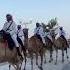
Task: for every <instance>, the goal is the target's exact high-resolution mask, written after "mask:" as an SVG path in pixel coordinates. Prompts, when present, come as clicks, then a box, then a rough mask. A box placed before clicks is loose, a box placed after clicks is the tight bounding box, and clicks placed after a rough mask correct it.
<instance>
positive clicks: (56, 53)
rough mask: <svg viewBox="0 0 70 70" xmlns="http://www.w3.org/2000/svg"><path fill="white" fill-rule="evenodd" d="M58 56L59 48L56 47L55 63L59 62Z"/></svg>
mask: <svg viewBox="0 0 70 70" xmlns="http://www.w3.org/2000/svg"><path fill="white" fill-rule="evenodd" d="M57 58H58V49H56V62H55V64H57Z"/></svg>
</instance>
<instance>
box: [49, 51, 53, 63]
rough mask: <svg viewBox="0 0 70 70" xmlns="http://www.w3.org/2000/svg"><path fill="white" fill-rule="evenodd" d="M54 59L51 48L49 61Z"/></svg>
mask: <svg viewBox="0 0 70 70" xmlns="http://www.w3.org/2000/svg"><path fill="white" fill-rule="evenodd" d="M51 61H53V58H52V50H50V60H49V62H51Z"/></svg>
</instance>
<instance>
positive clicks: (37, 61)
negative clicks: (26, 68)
mask: <svg viewBox="0 0 70 70" xmlns="http://www.w3.org/2000/svg"><path fill="white" fill-rule="evenodd" d="M36 65H38V54H36Z"/></svg>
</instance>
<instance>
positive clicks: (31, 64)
mask: <svg viewBox="0 0 70 70" xmlns="http://www.w3.org/2000/svg"><path fill="white" fill-rule="evenodd" d="M30 55H31V70H33V54H30Z"/></svg>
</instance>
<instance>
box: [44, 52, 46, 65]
mask: <svg viewBox="0 0 70 70" xmlns="http://www.w3.org/2000/svg"><path fill="white" fill-rule="evenodd" d="M44 59H45V60H44V64H46V54H45V53H44Z"/></svg>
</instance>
